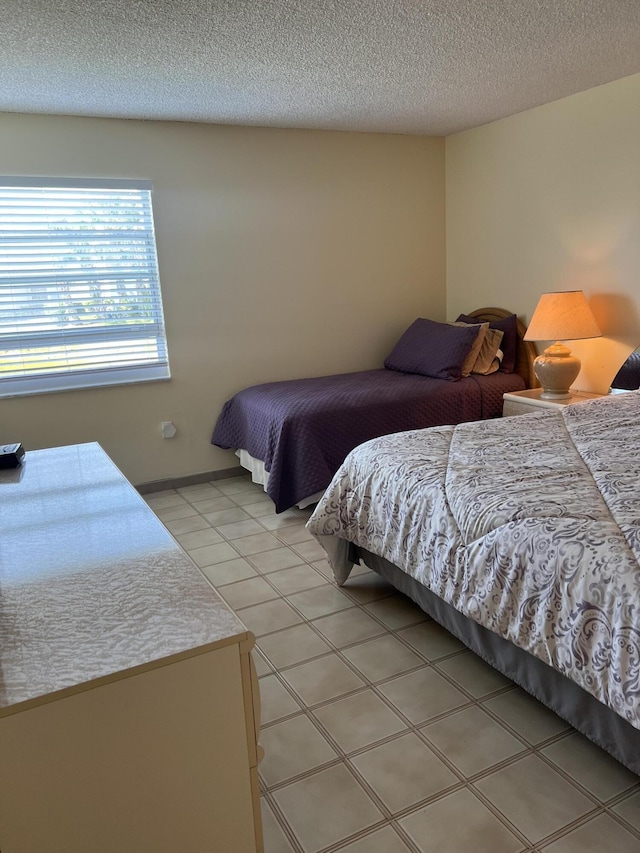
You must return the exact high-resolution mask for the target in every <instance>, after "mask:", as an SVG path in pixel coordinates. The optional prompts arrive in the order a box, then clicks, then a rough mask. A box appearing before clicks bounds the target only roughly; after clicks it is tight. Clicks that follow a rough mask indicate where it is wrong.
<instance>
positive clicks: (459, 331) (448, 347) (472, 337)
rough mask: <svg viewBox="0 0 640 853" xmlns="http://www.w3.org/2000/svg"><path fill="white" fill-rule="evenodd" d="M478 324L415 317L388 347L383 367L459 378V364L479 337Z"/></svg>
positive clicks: (440, 377)
mask: <svg viewBox="0 0 640 853" xmlns="http://www.w3.org/2000/svg"><path fill="white" fill-rule="evenodd" d="M477 326H478V324H477V323H474V324H473V325H472V326H471V325H466V324H463V325H461V326H453V325H452V324H451V323H436V322H435V321H434V320H425V319H423V318H418V319H417V320H415V321H414V322H413V323H412V324H411V325H410V326H409V328H408V329H407V331H406V332H405V333H404V334H403V335H402V337H401V338H400V340H399V341H398V343H397V344H396V345H395V346H394V348H393V349H392V350H391V352H390V353H389V355H388V356H387V358H386V359H385V362H384V366H385V367H388V368H389V369H390V370H398V371H400V372H401V373H420V374H422V375H423V376H432V377H434V378H435V379H452V380H455V379H460V377H461V375H462V364H463V362H464V360H465V358H466V356H467V355H468V353H469V350H470V349H471V347H472V346H473V344H474V343H475V341H476V338H477V337H478V328H477Z"/></svg>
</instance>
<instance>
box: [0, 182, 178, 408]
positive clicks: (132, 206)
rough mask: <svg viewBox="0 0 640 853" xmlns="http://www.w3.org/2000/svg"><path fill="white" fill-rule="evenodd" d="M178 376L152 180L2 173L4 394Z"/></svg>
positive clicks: (0, 371)
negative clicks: (173, 370)
mask: <svg viewBox="0 0 640 853" xmlns="http://www.w3.org/2000/svg"><path fill="white" fill-rule="evenodd" d="M169 376H170V374H169V362H168V357H167V343H166V338H165V334H164V320H163V315H162V299H161V295H160V279H159V276H158V261H157V258H156V245H155V236H154V231H153V212H152V209H151V184H150V183H148V182H140V181H115V180H90V181H89V180H87V181H83V180H66V179H60V178H57V179H48V178H0V396H3V397H6V396H11V395H15V394H33V393H38V392H42V391H59V390H63V389H68V388H82V387H85V388H86V387H93V386H97V385H116V384H123V383H129V382H141V381H145V380H151V379H166V378H168V377H169Z"/></svg>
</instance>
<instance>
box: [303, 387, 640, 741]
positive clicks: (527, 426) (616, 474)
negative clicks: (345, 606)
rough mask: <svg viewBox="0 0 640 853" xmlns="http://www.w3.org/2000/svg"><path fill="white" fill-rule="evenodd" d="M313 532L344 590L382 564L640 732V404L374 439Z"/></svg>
mask: <svg viewBox="0 0 640 853" xmlns="http://www.w3.org/2000/svg"><path fill="white" fill-rule="evenodd" d="M308 526H309V529H310V530H311V532H312V533H313V534H314V535H315V536H316V537H317V538H318V540H319V541H320V542H321V543H322V545H323V546H324V547H325V550H326V551H327V554H328V557H329V560H330V562H331V564H332V566H333V569H334V573H335V576H336V580H337V581H338V583H344V582H345V581H346V580H347V578H348V575H349V572H350V570H351V564H350V563H349V560H348V544H347V543H348V542H353V543H355V544H357V545H360V546H362V547H363V548H365V549H367V550H368V551H371V552H373V553H374V554H377V555H378V556H382V557H385V558H386V559H387V560H389V561H390V562H392V563H395V565H396V566H398V567H399V568H401V569H402V570H403V571H405V572H407V573H408V574H409V575H411V576H412V577H413V578H415V579H416V580H418V581H420V582H421V583H423V584H424V585H425V586H427V587H428V588H429V589H430V590H432V591H433V592H434V593H436V594H437V595H439V596H440V597H441V598H443V599H444V600H445V601H446V602H448V603H449V604H451V605H452V606H453V607H455V608H456V609H457V610H459V611H460V612H461V613H463V614H465V616H468V617H469V618H471V619H473V620H475V621H476V622H479V623H480V624H481V625H484V626H485V627H486V628H488V629H490V630H491V631H494V632H495V633H497V634H499V635H500V636H502V637H504V638H506V639H508V640H510V641H511V642H512V643H515V644H516V645H517V646H520V647H521V648H523V649H525V650H526V651H528V652H530V653H531V654H533V655H535V656H536V657H538V658H540V659H541V660H543V661H545V662H546V663H547V664H549V665H550V666H552V667H554V668H555V669H557V670H559V671H560V672H562V673H563V674H564V675H566V676H567V677H569V678H571V679H572V680H573V681H575V682H577V683H578V684H579V685H580V686H581V687H583V688H584V689H585V690H587V691H588V692H589V693H591V694H593V695H594V696H595V697H596V698H597V699H599V700H600V701H601V702H603V703H604V704H605V705H607V706H609V707H610V708H612V709H613V710H614V711H616V712H617V713H618V714H619V715H620V716H622V717H623V718H624V719H626V720H628V721H629V722H630V723H631V724H632V725H633V726H634V727H635V728H638V729H640V392H633V393H629V394H620V395H615V396H610V397H605V398H603V399H599V400H594V401H592V402H588V403H581V404H580V405H575V406H567V407H566V408H564V409H552V410H542V411H540V412H539V413H538V412H536V413H532V414H528V415H521V416H518V417H510V418H503V419H501V420H497V421H479V422H474V423H467V424H461V425H458V426H444V427H434V428H431V429H426V430H414V431H411V432H404V433H397V434H394V435H389V436H385V437H383V438H378V439H374V440H373V441H369V442H367V443H366V444H362V445H360V447H358V448H356V449H355V450H354V451H352V452H351V453H350V454H349V456H348V457H347V458H346V460H345V462H344V464H343V465H342V467H341V468H340V469H339V470H338V472H337V473H336V475H335V477H334V478H333V481H332V483H331V485H330V486H329V488H328V489H327V491H326V493H325V495H324V497H323V499H322V500H321V501H320V503H319V504H318V506H317V508H316V510H315V512H314V514H313V516H312V517H311V519H310V521H309V524H308Z"/></svg>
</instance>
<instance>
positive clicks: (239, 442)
mask: <svg viewBox="0 0 640 853" xmlns="http://www.w3.org/2000/svg"><path fill="white" fill-rule="evenodd" d="M469 320H470V321H472V322H474V323H476V324H479V323H484V324H486V323H490V324H491V326H495V327H496V328H498V329H504V330H505V332H504V334H505V335H506V334H507V332H508V333H509V337H506V338H503V341H502V342H501V343H502V345H503V346H504V347H505V350H504V351H505V358H508V359H509V362H508V364H507V365H506V367H507V369H508V370H509V372H505V371H504V370H496V371H495V372H492V373H490V374H488V375H481V374H477V373H470V375H468V376H464V377H461V376H460V373H459V372H458V376H455V369H453V368H452V367H451V366H452V365H453V364H454V362H456V359H457V358H458V354H457V353H454V354H451V353H448V352H446V346H443V344H442V340H441V339H438V338H437V334H438V333H441V332H442V331H444V332H445V333H446V335H447V340H448V336H449V335H453V336H455V342H454V344H453V346H456V347H458V348H459V352H462V350H465V352H466V350H467V349H468V346H467V344H468V342H469V341H472V340H473V339H474V338H475V332H471V331H469V329H471V328H473V327H471V326H469V327H467V328H462V329H461V328H457V327H449V328H450V329H451V332H449V331H448V330H447V329H445V330H442V329H439V328H436V327H440V326H444V325H445V324H432V323H430V321H416V324H418V325H416V324H414V325H413V326H412V327H410V329H409V330H408V333H411V335H412V336H413V337H414V339H413V340H409V341H408V344H409V345H408V346H407V338H406V335H407V334H408V333H405V337H404V338H403V339H401V341H400V342H399V344H398V345H397V346H396V348H394V351H393V352H392V353H391V355H390V356H389V359H388V360H387V363H392V364H394V365H399V367H398V366H396V368H394V369H388V368H387V367H385V368H384V369H379V370H368V371H361V372H358V373H344V374H340V375H336V376H321V377H316V378H312V379H296V380H291V381H287V382H270V383H267V384H263V385H255V386H253V387H251V388H247V389H245V390H243V391H240V392H239V393H238V394H236V395H235V396H234V397H233V398H232V399H231V400H229V401H228V402H227V403H225V406H224V408H223V410H222V413H221V414H220V417H219V418H218V421H217V423H216V426H215V430H214V433H213V437H212V443H213V444H216V445H218V446H219V447H223V448H225V449H228V448H232V449H234V450H236V449H242V450H244V451H246V452H247V453H248V454H249V456H250V457H252V458H253V459H254V460H261V461H262V462H263V463H264V469H265V470H266V472H268V475H269V476H268V482H267V485H266V491H267V494H268V495H269V496H270V497H271V498H272V500H273V501H274V503H275V506H276V511H277V512H282V511H283V510H285V509H287V508H288V507H290V506H293V505H294V504H297V503H299V502H301V501H303V500H304V499H306V498H308V497H309V496H312V495H315V494H316V493H318V492H322V491H323V490H324V489H325V488H326V487H327V486H328V485H329V483H330V482H331V478H332V477H333V475H334V473H335V472H336V471H337V469H338V467H339V466H340V465H341V463H342V462H343V460H344V459H345V457H346V455H347V454H348V453H349V451H351V450H352V449H353V448H354V447H356V446H357V445H359V444H362V443H363V442H364V441H368V440H369V439H371V438H376V437H378V436H381V435H387V434H389V433H396V432H404V431H406V430H412V429H421V428H423V427H430V426H438V425H441V424H458V423H462V422H465V421H475V420H483V419H488V418H495V417H498V416H500V414H501V413H502V395H503V394H504V393H505V392H508V391H518V390H522V389H523V388H526V387H529V385H530V384H531V380H532V372H531V361H532V357H533V355H534V353H533V349H532V348H531V345H530V344H526V343H525V342H523V341H522V337H523V334H524V327H523V326H522V325H521V324H518V322H517V320H516V318H515V315H512V314H509V312H507V311H503V310H502V309H481V310H479V311H475V312H473V313H472V314H471V315H469ZM420 324H422V325H420ZM427 333H430V334H431V338H430V340H431V343H430V344H429V345H428V346H430V347H431V351H430V352H429V353H428V358H429V365H428V366H427V368H426V369H428V370H430V372H431V373H432V374H438V375H439V376H440V377H442V378H437V377H436V376H434V375H424V374H423V373H420V372H418V371H419V370H421V369H422V367H421V364H420V363H419V359H420V357H422V356H424V355H425V353H424V351H423V350H422V349H421V347H422V342H423V339H425V340H426V337H425V336H426V335H427ZM416 335H417V336H422V337H421V338H420V340H418V341H416V340H415V336H416ZM403 340H404V343H402V342H403ZM401 344H402V346H401ZM463 354H464V353H463ZM405 367H407V368H409V369H410V371H411V372H409V371H408V370H405V369H404V368H405ZM452 373H453V374H454V375H451V374H452ZM451 379H455V380H456V381H450V380H451Z"/></svg>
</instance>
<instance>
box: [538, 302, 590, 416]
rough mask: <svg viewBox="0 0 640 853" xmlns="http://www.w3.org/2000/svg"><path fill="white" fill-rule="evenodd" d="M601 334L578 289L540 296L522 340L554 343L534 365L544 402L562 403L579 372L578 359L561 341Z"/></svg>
mask: <svg viewBox="0 0 640 853" xmlns="http://www.w3.org/2000/svg"><path fill="white" fill-rule="evenodd" d="M601 334H602V333H601V331H600V329H599V328H598V324H597V323H596V321H595V317H594V316H593V314H592V312H591V308H589V303H588V302H587V300H586V297H585V295H584V293H583V292H582V291H581V290H566V291H562V292H559V293H543V294H542V296H541V297H540V300H539V302H538V304H537V306H536V310H535V311H534V312H533V317H532V318H531V322H530V323H529V328H528V329H527V332H526V334H525V336H524V340H525V341H555V344H553V345H552V346H550V347H547V349H546V350H545V351H544V353H543V354H542V355H539V356H538V357H537V358H536V359H535V361H534V362H533V369H534V372H535V374H536V376H537V377H538V380H539V381H540V384H541V385H542V394H541V395H540V397H541V399H543V400H565V399H566V398H567V397H570V396H571V392H570V391H569V388H570V387H571V383H572V382H574V380H575V378H576V376H577V375H578V373H579V372H580V359H579V358H576V357H575V356H574V355H572V354H571V350H570V349H569V348H568V347H566V346H565V345H564V344H561V343H560V341H575V340H580V339H582V338H599V337H600V335H601Z"/></svg>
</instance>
